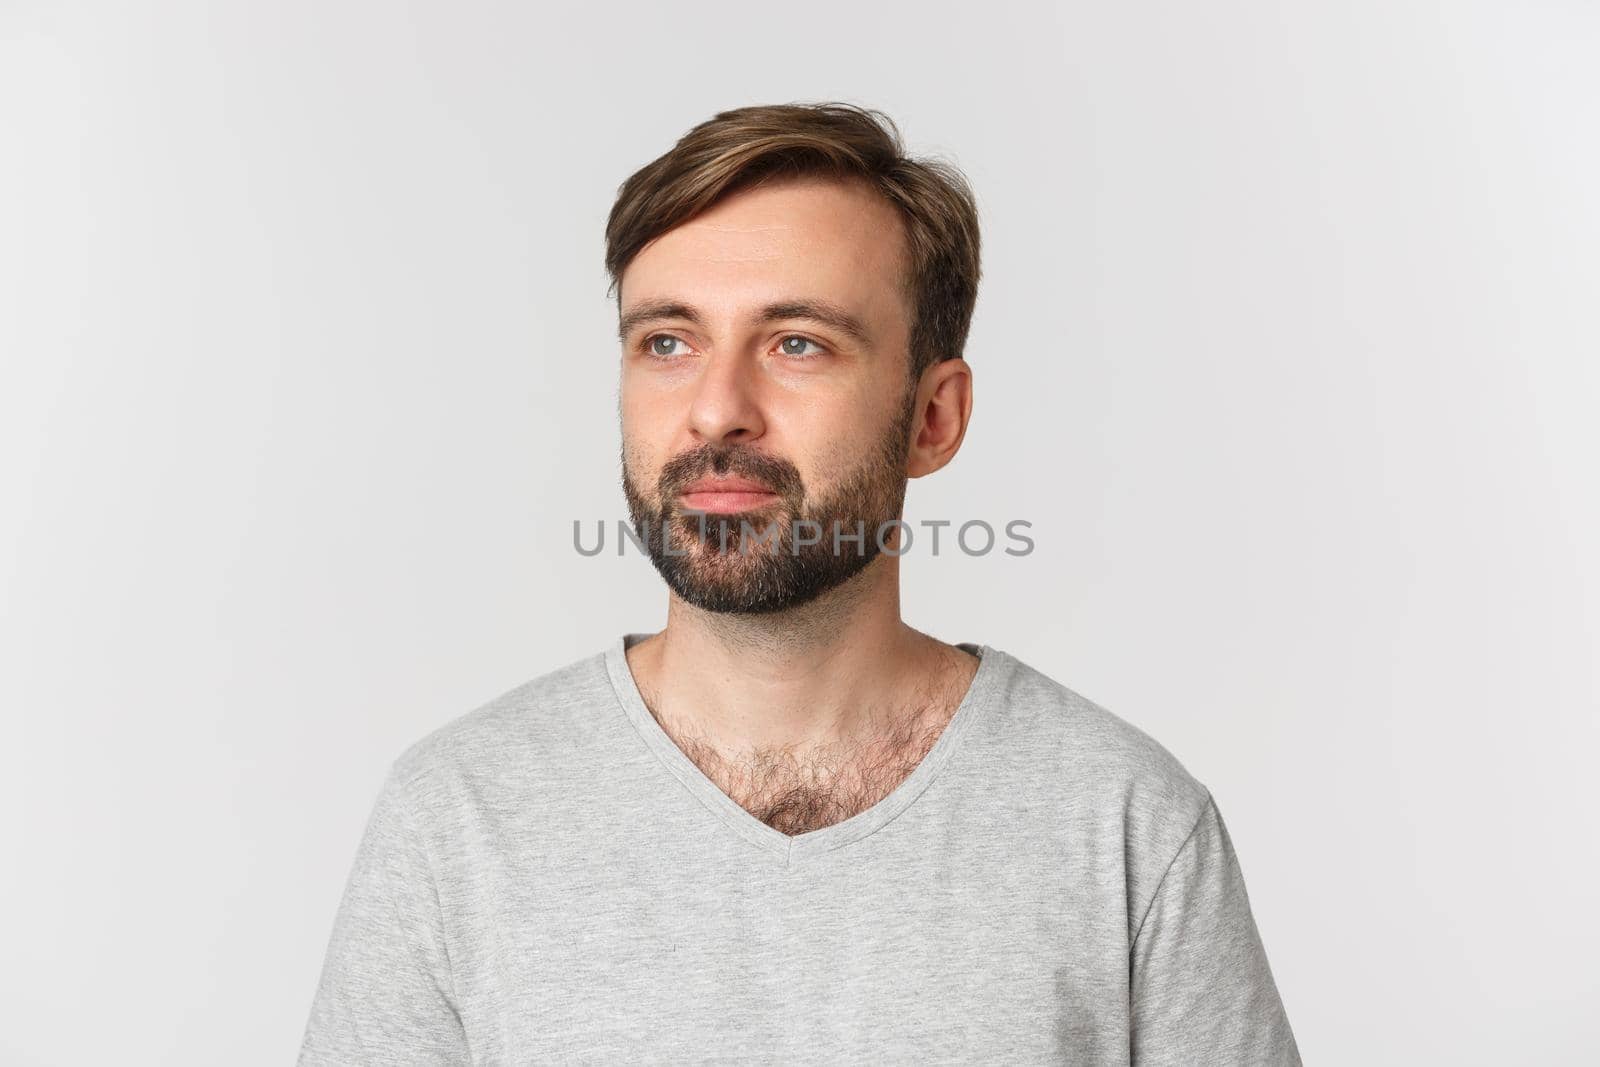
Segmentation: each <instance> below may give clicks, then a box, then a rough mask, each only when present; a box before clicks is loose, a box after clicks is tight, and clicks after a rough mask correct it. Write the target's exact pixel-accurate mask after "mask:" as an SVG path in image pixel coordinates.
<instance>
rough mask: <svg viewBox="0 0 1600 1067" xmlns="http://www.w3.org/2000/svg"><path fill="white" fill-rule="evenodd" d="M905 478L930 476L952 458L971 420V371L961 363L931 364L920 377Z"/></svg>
mask: <svg viewBox="0 0 1600 1067" xmlns="http://www.w3.org/2000/svg"><path fill="white" fill-rule="evenodd" d="M912 416H913V417H912V420H911V447H910V450H909V451H908V453H907V455H906V477H908V478H920V477H922V476H923V475H924V474H932V473H933V472H934V471H936V470H938V469H939V468H940V467H943V466H944V465H945V464H946V463H949V462H950V461H951V460H952V459H954V458H955V454H956V451H957V450H958V449H959V448H960V447H961V439H962V438H963V437H965V436H966V435H967V422H968V421H969V420H970V419H971V418H972V367H971V366H970V365H969V364H968V363H967V361H966V360H964V359H947V360H944V361H942V362H939V363H935V364H934V365H933V366H931V367H929V368H928V369H927V370H926V371H924V372H923V373H922V381H921V382H919V383H918V385H917V398H916V407H915V409H914V411H913V412H912Z"/></svg>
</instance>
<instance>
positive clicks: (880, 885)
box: [299, 634, 1300, 1064]
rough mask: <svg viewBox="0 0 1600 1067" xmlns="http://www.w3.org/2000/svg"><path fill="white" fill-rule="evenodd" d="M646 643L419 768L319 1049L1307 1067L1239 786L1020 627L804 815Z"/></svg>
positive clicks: (388, 794)
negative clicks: (1060, 670)
mask: <svg viewBox="0 0 1600 1067" xmlns="http://www.w3.org/2000/svg"><path fill="white" fill-rule="evenodd" d="M642 636H643V635H639V634H627V635H624V636H621V637H619V638H618V639H617V640H616V641H614V642H613V643H612V644H611V646H610V647H609V648H607V649H606V650H605V651H604V652H600V653H597V654H595V655H593V656H590V657H588V658H586V659H582V660H579V661H577V662H575V663H572V664H569V665H568V666H566V667H563V668H561V669H560V670H556V671H553V672H551V673H549V674H546V675H544V676H542V677H540V678H537V679H535V680H533V681H531V682H528V683H526V684H525V685H522V686H520V687H518V688H516V689H513V690H512V691H510V692H509V693H506V694H505V695H503V696H501V697H499V698H498V699H496V700H493V701H491V702H490V703H488V704H486V705H484V706H483V707H481V708H479V709H477V710H476V711H473V712H471V713H470V714H467V715H464V716H462V717H460V718H458V719H456V720H454V721H452V722H450V723H448V724H447V725H445V726H443V727H441V728H440V729H438V730H436V731H435V732H433V733H432V734H430V735H429V736H427V737H425V738H423V739H422V740H420V741H418V742H417V743H416V744H414V745H412V746H411V747H410V748H408V749H407V750H406V751H405V752H404V753H402V754H401V755H400V756H399V758H398V759H396V760H395V762H394V763H393V765H392V766H391V768H390V770H389V773H388V776H387V778H386V780H385V782H384V785H383V788H382V792H381V794H380V795H379V796H378V798H377V802H376V805H375V807H374V809H373V811H372V814H371V818H370V820H369V821H368V823H367V827H366V832H365V836H364V837H363V839H362V842H361V846H360V849H359V851H358V853H357V856H356V859H355V864H354V868H353V870H352V871H351V874H350V877H349V881H348V883H347V885H346V887H345V890H344V897H343V900H342V902H341V904H340V906H339V910H338V915H337V917H336V919H335V921H334V926H333V934H332V939H331V941H330V943H329V945H328V950H327V957H326V960H325V962H324V965H323V970H322V975H321V981H320V983H319V985H318V987H317V990H316V994H315V999H314V1002H313V1004H312V1007H311V1014H310V1020H309V1022H308V1025H307V1028H306V1032H305V1037H304V1041H303V1042H302V1045H301V1051H300V1060H299V1062H300V1063H302V1064H328V1063H337V1064H367V1063H407V1064H411V1063H481V1064H509V1063H543V1062H569V1061H570V1062H592V1063H618V1062H624V1061H634V1062H641V1061H642V1062H649V1063H680V1062H681V1063H706V1062H738V1063H771V1062H799V1061H805V1062H822V1063H867V1062H872V1063H920V1064H926V1063H945V1062H965V1063H971V1062H985V1063H1073V1064H1111V1063H1119V1064H1126V1063H1137V1064H1298V1063H1300V1056H1299V1052H1298V1050H1297V1048H1296V1045H1295V1040H1294V1036H1293V1033H1292V1032H1291V1030H1290V1027H1289V1022H1288V1019H1287V1017H1286V1016H1285V1014H1284V1009H1283V1005H1282V1003H1281V1001H1280V999H1279V996H1278V991H1277V988H1276V985H1275V983H1274V981H1273V977H1272V972H1271V970H1270V969H1269V967H1268V965H1267V958H1266V954H1265V952H1264V950H1263V948H1262V942H1261V938H1260V936H1259V934H1258V932H1257V929H1256V925H1255V921H1254V919H1253V917H1252V915H1251V911H1250V904H1249V899H1248V897H1247V896H1246V893H1245V885H1244V879H1243V876H1242V874H1241V873H1240V869H1239V863H1238V859H1237V857H1236V855H1235V853H1234V850H1233V845H1232V843H1231V841H1230V840H1229V837H1228V831H1227V829H1226V827H1225V826H1224V825H1223V822H1222V816H1221V814H1220V813H1219V811H1218V810H1217V805H1216V803H1215V801H1214V800H1213V799H1212V797H1211V794H1210V792H1209V791H1208V790H1207V789H1206V788H1205V787H1204V786H1203V785H1201V784H1200V783H1199V782H1198V781H1196V780H1195V779H1194V778H1193V777H1192V776H1191V775H1190V774H1189V773H1188V772H1187V771H1186V770H1185V769H1184V767H1183V766H1182V765H1181V764H1180V763H1179V762H1178V760H1177V759H1176V758H1174V757H1173V756H1172V754H1171V753H1169V752H1168V751H1167V750H1166V749H1164V748H1163V747H1162V746H1161V745H1159V744H1158V743H1157V742H1155V741H1154V740H1153V739H1151V738H1150V737H1149V736H1148V735H1146V734H1145V733H1143V732H1142V731H1140V730H1138V729H1137V728H1135V727H1133V726H1132V725H1130V724H1128V723H1127V722H1124V721H1123V720H1122V719H1120V718H1118V717H1116V716H1115V715H1113V714H1111V713H1110V712H1108V711H1106V710H1104V709H1103V708H1101V707H1099V706H1097V705H1095V704H1093V703H1091V702H1090V701H1088V700H1087V699H1085V698H1083V697H1081V696H1079V695H1077V694H1076V693H1074V692H1073V691H1071V690H1070V689H1067V688H1066V687H1064V686H1062V685H1060V684H1059V683H1057V682H1055V681H1052V680H1051V679H1050V678H1048V677H1046V676H1045V675H1043V674H1041V673H1039V672H1038V671H1035V670H1034V669H1033V668H1031V667H1029V666H1027V665H1026V664H1024V663H1022V662H1021V661H1020V660H1018V659H1016V658H1015V657H1013V656H1010V655H1008V654H1006V653H1005V652H1003V651H1000V650H998V649H994V648H990V647H988V646H981V645H975V644H963V645H962V646H961V647H962V648H965V649H966V650H967V651H969V652H973V653H975V654H977V655H979V656H980V657H981V659H980V662H979V666H978V671H977V674H976V676H975V677H974V678H973V681H972V685H971V688H970V689H969V691H968V692H967V694H966V696H965V698H964V699H963V700H962V702H961V704H960V706H959V707H958V708H957V710H956V712H955V715H954V717H953V718H952V719H951V720H950V722H949V724H948V725H947V726H946V727H945V730H944V732H943V733H942V734H941V735H940V736H939V739H938V741H937V742H936V743H935V744H934V746H933V748H932V749H931V750H930V751H929V752H928V754H927V755H926V756H925V757H924V758H923V760H922V762H921V763H920V764H918V765H917V767H916V768H915V770H913V771H912V773H911V774H910V776H909V777H907V778H906V779H905V780H904V781H902V782H901V783H900V785H899V786H898V787H897V788H895V789H894V790H893V791H892V792H891V793H890V794H889V795H888V796H886V797H884V798H883V799H882V800H881V801H879V802H878V803H877V804H874V805H873V806H872V807H870V808H868V809H867V810H865V811H862V812H860V813H859V814H857V815H855V816H853V817H851V818H849V819H846V820H844V821H843V822H839V823H835V824H834V825H832V826H827V827H824V828H822V829H819V830H813V831H811V832H809V833H804V834H800V835H798V836H793V837H791V836H788V835H785V834H783V833H782V832H780V831H778V830H776V829H773V828H772V827H770V826H768V825H767V824H766V823H763V822H762V821H760V820H759V819H757V818H756V817H755V816H754V815H751V814H750V813H749V812H747V811H745V810H744V809H743V808H741V807H740V806H739V805H738V804H737V803H735V802H734V801H733V800H732V799H730V798H729V797H728V796H727V795H726V794H725V793H723V792H722V791H721V790H720V789H719V788H718V787H717V786H716V784H715V783H714V782H712V781H711V779H709V778H708V777H706V776H705V774H703V773H702V772H701V771H700V769H699V768H698V767H696V766H695V764H694V763H693V761H691V760H690V759H689V757H688V756H687V755H685V754H684V753H683V751H682V750H681V749H679V748H678V747H677V745H676V744H674V742H673V741H672V739H671V737H670V736H669V735H668V734H667V733H666V732H665V731H663V730H662V729H661V727H660V725H659V724H658V723H657V722H656V720H655V719H654V718H653V717H652V716H651V714H650V712H649V710H648V709H647V708H646V707H645V704H644V702H643V700H642V698H641V697H640V694H639V690H638V688H637V686H636V685H635V683H634V679H633V676H632V674H631V673H630V671H629V668H628V664H627V658H626V657H625V655H624V649H625V647H627V645H631V644H632V643H634V642H635V641H637V640H640V639H641V638H642Z"/></svg>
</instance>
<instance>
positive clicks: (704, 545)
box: [622, 397, 913, 615]
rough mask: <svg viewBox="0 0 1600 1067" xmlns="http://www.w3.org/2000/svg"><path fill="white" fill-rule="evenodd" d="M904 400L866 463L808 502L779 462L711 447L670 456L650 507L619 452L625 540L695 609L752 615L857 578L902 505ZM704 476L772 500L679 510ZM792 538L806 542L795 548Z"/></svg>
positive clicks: (906, 430) (744, 450)
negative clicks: (751, 506) (723, 510)
mask: <svg viewBox="0 0 1600 1067" xmlns="http://www.w3.org/2000/svg"><path fill="white" fill-rule="evenodd" d="M907 400H908V402H907V403H906V404H904V405H903V410H902V412H901V414H900V416H899V418H897V419H896V420H895V421H894V423H893V424H892V425H891V426H889V428H888V430H887V432H885V433H884V434H883V435H882V436H881V437H880V438H879V439H878V440H877V442H876V443H875V444H874V446H873V448H872V449H871V450H870V451H869V452H868V453H867V455H866V456H865V461H864V462H863V463H862V464H861V465H860V466H859V467H857V468H856V469H855V470H854V471H852V472H851V474H850V475H849V476H848V477H847V478H845V480H844V481H843V482H841V483H840V484H839V485H838V487H836V488H835V489H833V490H832V491H830V492H829V493H828V494H827V495H826V496H823V497H820V498H818V499H816V500H815V501H808V499H807V494H806V492H805V487H804V485H803V484H802V483H801V479H800V472H799V471H798V470H797V469H796V468H795V466H794V464H792V463H790V462H789V461H788V460H786V459H782V458H779V457H776V456H771V455H766V454H764V453H761V452H759V451H757V450H755V449H751V448H748V447H746V446H743V445H725V444H718V443H707V444H705V445H702V446H700V447H698V448H694V449H691V450H689V451H688V452H684V453H682V454H680V455H677V456H674V457H673V458H672V459H671V460H670V461H669V462H668V463H667V464H666V465H665V466H664V467H663V468H662V470H661V475H660V477H659V478H658V479H657V482H656V492H655V496H654V499H653V500H651V499H648V498H647V497H646V496H645V494H644V493H642V492H641V491H640V490H639V488H638V486H637V485H636V484H635V483H634V480H633V478H632V476H631V474H630V472H629V471H628V463H627V454H626V451H624V454H623V461H622V490H623V493H624V494H625V495H626V496H627V498H628V513H629V515H630V516H631V518H632V520H633V528H634V533H635V534H636V536H637V537H638V538H639V541H640V543H641V544H643V545H644V547H645V550H646V551H647V552H648V553H649V555H650V560H651V562H652V563H654V564H655V568H656V570H657V571H658V572H660V574H661V577H662V578H663V579H664V580H665V581H666V583H667V585H668V586H669V587H670V588H671V589H672V591H673V592H675V593H677V594H678V596H680V597H681V598H683V600H685V601H686V602H688V603H690V604H693V605H694V606H695V607H698V608H701V609H703V610H705V611H715V612H720V613H734V614H752V615H754V614H769V613H772V612H778V611H785V610H787V609H789V608H794V607H798V606H800V605H802V604H806V603H809V602H810V601H812V600H815V599H816V598H817V597H819V596H821V595H822V594H823V593H825V592H827V591H828V590H830V589H833V588H836V587H837V586H839V585H842V584H844V583H845V582H846V581H848V580H849V579H851V578H853V577H854V576H855V575H857V574H859V573H861V571H862V570H863V569H865V568H866V566H867V564H869V563H871V562H872V561H873V560H874V559H876V558H877V556H878V554H879V552H880V547H879V544H878V542H879V540H880V539H881V540H882V541H883V542H885V543H886V544H887V543H892V541H891V538H892V534H891V532H890V531H889V530H888V529H884V524H886V523H890V522H893V521H895V520H897V519H899V518H900V512H901V509H902V507H903V505H904V503H905V491H906V473H905V470H906V469H905V462H906V454H907V450H908V448H909V447H910V440H909V434H910V428H911V413H912V410H913V408H912V405H911V404H910V403H909V400H910V398H909V397H908V398H907ZM707 474H719V475H722V474H734V475H738V476H740V477H744V478H751V479H754V480H756V481H759V482H761V483H762V484H764V485H766V486H768V487H769V488H770V489H772V491H773V492H774V493H776V494H777V497H778V499H777V501H776V502H774V503H772V504H770V505H768V506H766V507H763V508H760V509H756V510H750V511H744V512H739V513H736V514H731V515H716V514H706V513H702V512H696V511H688V510H685V509H684V508H683V507H682V506H681V504H680V503H679V496H680V494H682V492H683V490H684V488H685V487H686V486H688V485H690V484H691V483H692V482H694V481H695V480H696V479H698V478H700V477H703V476H705V475H707ZM808 523H814V524H815V525H807V524H808ZM880 530H882V533H881V535H880ZM835 531H837V533H838V538H837V550H836V549H835ZM797 532H799V533H800V534H801V536H802V539H804V540H810V539H812V538H816V541H815V543H811V544H801V543H797V541H796V537H795V535H796V533H797ZM819 534H820V537H818V535H819ZM857 534H860V535H861V536H860V538H859V543H858V539H857V537H856V535H857ZM763 538H765V539H764V540H763Z"/></svg>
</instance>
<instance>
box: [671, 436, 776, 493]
mask: <svg viewBox="0 0 1600 1067" xmlns="http://www.w3.org/2000/svg"><path fill="white" fill-rule="evenodd" d="M706 475H718V476H726V475H735V476H737V477H740V478H749V479H750V480H751V481H756V482H760V483H761V484H762V485H765V486H766V487H767V488H769V489H771V490H772V491H773V492H774V493H776V494H778V495H779V496H781V497H783V498H784V499H785V500H787V501H789V502H791V503H795V502H798V501H799V500H800V499H801V498H802V497H803V496H804V495H805V484H804V482H803V481H802V480H801V478H800V470H799V468H798V467H796V466H795V465H794V464H793V463H790V462H789V461H788V460H786V459H784V458H782V457H781V456H773V455H769V454H767V453H764V452H758V451H756V450H755V449H752V448H749V447H747V446H744V445H724V444H717V443H715V442H707V443H706V444H703V445H700V446H697V447H695V448H691V449H689V450H688V451H687V452H681V453H679V454H678V455H676V456H673V457H672V458H671V459H670V460H668V461H667V463H666V464H665V465H664V466H663V467H662V468H661V474H660V476H659V478H657V487H658V489H659V491H660V494H661V500H662V502H663V503H666V504H670V503H671V502H672V501H674V500H676V499H677V498H678V497H679V495H680V494H682V493H683V491H684V489H686V488H687V487H688V486H689V485H690V484H691V483H693V482H695V481H696V480H698V479H700V478H703V477H705V476H706Z"/></svg>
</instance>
